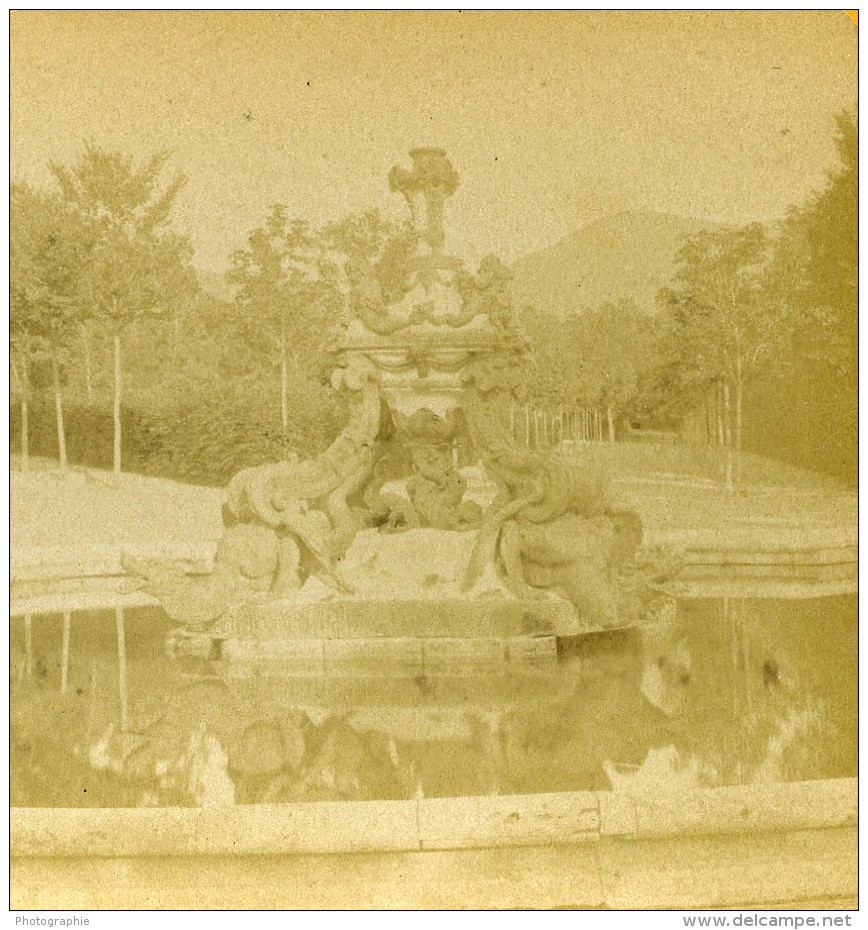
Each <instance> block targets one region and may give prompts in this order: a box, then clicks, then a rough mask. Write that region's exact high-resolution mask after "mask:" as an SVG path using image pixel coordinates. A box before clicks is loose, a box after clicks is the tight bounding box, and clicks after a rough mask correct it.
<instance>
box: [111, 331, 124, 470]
mask: <svg viewBox="0 0 868 930" xmlns="http://www.w3.org/2000/svg"><path fill="white" fill-rule="evenodd" d="M114 343H115V397H114V408H113V415H114V427H115V433H114V436H115V442H114V472H115V474H116V475H119V474H120V473H121V392H122V389H123V385H122V382H121V337H120V336H119V335H117V334H115V339H114Z"/></svg>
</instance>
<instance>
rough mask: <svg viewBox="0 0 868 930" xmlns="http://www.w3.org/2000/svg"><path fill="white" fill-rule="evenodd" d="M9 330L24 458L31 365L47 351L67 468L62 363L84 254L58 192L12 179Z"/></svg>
mask: <svg viewBox="0 0 868 930" xmlns="http://www.w3.org/2000/svg"><path fill="white" fill-rule="evenodd" d="M9 218H10V224H9V234H10V254H9V258H10V269H9V271H10V275H9V277H10V289H9V297H10V304H9V309H10V314H9V316H10V334H11V349H12V360H13V376H14V381H15V382H16V383H17V386H18V390H19V396H20V401H21V430H22V435H21V444H22V459H23V460H24V461H25V462H26V459H27V455H28V440H27V428H28V423H27V398H28V394H29V385H30V366H31V363H32V362H33V361H35V360H38V359H39V358H41V357H47V359H48V361H49V363H50V366H51V378H52V387H53V392H54V406H55V415H56V419H57V446H58V459H59V462H60V467H61V468H66V465H67V458H66V431H65V429H64V422H63V396H62V390H61V365H62V362H63V356H64V354H65V352H66V348H67V345H68V341H69V339H70V336H71V334H72V333H73V332H74V331H75V329H76V327H77V325H78V322H79V319H80V303H79V301H78V295H79V292H80V288H81V269H82V266H83V263H84V259H85V256H86V249H85V244H84V237H83V235H82V228H81V224H80V223H79V222H78V217H77V216H76V215H75V214H74V212H73V211H71V210H70V209H69V207H68V205H67V204H65V203H64V202H63V201H62V200H61V199H60V198H59V197H58V196H57V195H55V194H51V193H44V192H41V191H35V190H33V189H32V188H30V187H29V186H27V185H26V184H13V185H12V188H11V191H10V217H9Z"/></svg>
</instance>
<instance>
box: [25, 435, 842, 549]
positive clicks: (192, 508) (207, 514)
mask: <svg viewBox="0 0 868 930" xmlns="http://www.w3.org/2000/svg"><path fill="white" fill-rule="evenodd" d="M578 454H582V455H587V456H588V457H590V458H591V459H596V460H600V459H602V460H603V461H604V462H605V463H606V464H608V465H609V466H610V467H611V469H612V471H613V473H614V475H615V488H616V493H617V497H618V499H619V501H620V502H621V503H623V504H625V505H629V506H631V507H635V508H636V509H638V510H639V511H640V512H641V513H642V514H643V517H644V518H645V519H646V524H647V525H649V526H652V525H653V526H655V527H659V528H684V529H701V528H706V529H711V528H712V526H717V527H719V528H721V529H725V528H727V527H731V528H739V529H740V530H743V529H746V528H748V527H754V528H755V529H756V530H757V531H765V530H773V529H775V528H777V529H778V530H781V529H784V528H793V529H813V528H816V529H821V528H823V527H850V526H853V527H855V525H856V504H857V499H856V495H855V494H853V493H849V492H847V491H846V490H842V489H841V488H839V487H838V486H836V485H835V483H834V482H832V481H831V480H830V479H827V478H824V477H823V476H819V475H813V474H812V473H810V472H806V471H801V470H799V469H795V468H792V467H790V466H786V465H781V464H779V463H777V462H773V461H771V460H769V459H761V458H759V457H757V456H746V457H745V462H744V469H743V470H744V479H745V483H744V484H743V485H742V486H741V487H740V488H739V489H737V490H736V492H735V493H734V494H727V493H726V491H725V489H724V488H723V487H722V485H721V484H720V483H719V482H715V481H714V480H712V479H710V478H709V477H708V475H709V473H710V471H711V470H710V469H709V467H708V465H709V463H708V462H706V461H703V460H701V459H699V458H697V456H696V454H695V453H694V452H693V451H692V450H691V449H690V447H687V446H683V445H674V444H673V445H651V444H640V443H620V444H616V445H613V446H609V445H608V444H606V443H599V444H586V445H584V446H583V447H581V449H580V450H579V452H578ZM33 464H34V465H35V466H36V468H35V469H34V470H33V471H31V472H28V473H22V472H21V471H17V470H14V469H13V471H12V474H11V502H10V529H11V548H12V556H13V559H14V558H15V556H16V554H17V553H20V552H22V551H24V550H32V549H35V548H40V549H41V548H51V549H73V550H80V549H82V548H83V549H88V548H94V547H100V548H103V547H115V546H118V547H120V546H123V545H124V544H130V543H154V544H157V543H164V544H187V543H192V544H195V543H200V542H208V541H211V540H216V539H218V538H219V536H220V534H221V532H222V523H221V518H220V505H221V500H222V493H221V491H220V490H219V489H216V488H201V487H195V486H192V485H183V484H178V483H176V482H173V481H167V480H164V479H159V478H147V477H144V476H141V475H131V474H124V475H122V476H121V477H120V478H119V479H118V478H115V477H114V476H113V475H112V474H111V473H109V472H102V471H97V470H94V469H70V471H69V472H67V473H66V474H61V473H60V472H59V471H57V469H56V468H50V467H47V465H48V464H50V463H45V462H42V463H40V462H36V463H33Z"/></svg>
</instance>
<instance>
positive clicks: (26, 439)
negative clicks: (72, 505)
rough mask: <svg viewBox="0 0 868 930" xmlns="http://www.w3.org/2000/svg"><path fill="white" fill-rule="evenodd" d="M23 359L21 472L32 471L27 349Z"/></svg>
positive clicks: (21, 381)
mask: <svg viewBox="0 0 868 930" xmlns="http://www.w3.org/2000/svg"><path fill="white" fill-rule="evenodd" d="M22 354H23V357H22V359H21V370H20V377H19V379H18V380H19V382H20V383H19V390H20V391H21V471H29V469H30V424H29V423H28V419H27V414H28V409H27V400H28V397H27V395H28V392H29V390H30V381H29V378H28V372H27V353H26V348H25V351H24V353H22Z"/></svg>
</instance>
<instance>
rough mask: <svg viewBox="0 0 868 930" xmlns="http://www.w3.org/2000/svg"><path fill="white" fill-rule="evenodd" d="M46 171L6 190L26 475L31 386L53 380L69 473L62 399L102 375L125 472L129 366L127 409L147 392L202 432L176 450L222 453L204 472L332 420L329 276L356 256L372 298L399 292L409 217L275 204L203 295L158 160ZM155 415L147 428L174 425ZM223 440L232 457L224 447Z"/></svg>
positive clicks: (110, 157)
mask: <svg viewBox="0 0 868 930" xmlns="http://www.w3.org/2000/svg"><path fill="white" fill-rule="evenodd" d="M50 168H51V172H52V175H53V178H54V180H55V182H56V186H55V189H54V190H51V191H42V190H35V189H33V188H32V187H30V186H28V185H26V184H22V183H16V184H13V185H12V190H11V249H10V251H11V263H12V264H11V285H12V286H11V295H10V297H11V303H10V323H11V349H12V352H11V377H12V384H13V389H14V391H15V392H16V394H17V396H18V398H19V402H20V408H19V409H20V430H21V439H20V443H21V452H22V459H23V461H24V467H26V462H27V458H28V450H29V416H28V409H29V402H30V399H31V397H32V394H33V391H34V386H38V385H39V384H41V383H45V382H46V380H47V381H48V383H49V384H50V390H51V393H52V395H53V399H54V410H55V421H56V435H57V441H56V448H57V450H58V457H59V460H60V465H61V467H66V465H67V437H66V432H67V431H66V426H65V420H64V395H65V393H68V391H69V387H70V385H71V384H73V383H76V384H78V385H81V384H83V385H84V393H85V400H86V403H88V404H96V405H99V404H100V403H101V397H98V396H95V395H96V386H98V385H99V384H100V383H101V382H102V381H103V380H104V379H103V377H102V376H103V375H105V369H106V367H108V368H109V369H110V375H109V380H110V381H111V384H112V396H113V397H112V420H113V429H112V432H113V437H114V439H113V466H114V470H115V472H120V470H121V466H122V448H123V437H122V415H121V414H122V408H124V409H126V408H125V407H124V400H125V397H126V395H125V394H124V392H123V384H124V381H125V378H124V374H125V373H127V374H128V373H131V374H132V378H131V379H129V378H128V379H126V380H132V385H131V386H132V388H133V392H134V395H135V397H136V400H135V401H134V403H138V404H139V405H143V406H149V405H152V404H153V401H154V398H157V399H158V400H159V402H161V403H162V404H163V406H164V407H165V408H166V409H168V410H172V409H174V410H175V411H176V412H177V413H178V416H183V417H185V418H186V419H187V421H188V422H187V424H186V426H187V429H188V430H189V431H192V432H196V431H198V432H199V433H200V435H199V436H198V438H197V437H195V436H194V437H191V438H190V439H191V441H190V442H189V443H187V444H186V445H184V452H182V455H183V454H185V453H186V454H188V455H191V456H193V457H196V456H198V457H200V458H206V457H217V458H220V460H221V462H222V463H223V464H222V466H221V467H219V468H217V469H216V471H215V470H213V469H212V470H211V471H210V472H209V471H208V470H207V468H206V470H205V473H206V475H211V476H214V475H215V474H217V475H222V474H224V473H225V472H226V471H227V470H228V471H231V470H232V468H234V467H235V462H234V460H235V459H241V458H243V456H244V454H245V453H250V452H251V451H253V454H254V455H256V454H257V453H256V451H255V450H251V448H250V447H251V445H252V446H256V444H257V441H258V445H259V449H260V453H259V454H261V455H268V454H275V450H278V451H279V450H280V449H282V447H283V446H286V445H293V444H294V443H293V442H292V440H293V439H296V440H297V439H298V438H299V437H298V432H297V431H296V434H295V435H294V436H293V437H290V433H291V432H292V428H293V427H296V426H298V425H299V421H302V420H305V421H307V422H306V423H304V424H301V425H302V427H303V428H302V430H301V432H302V434H304V436H305V438H306V439H310V438H311V437H312V436H313V435H314V434H317V433H319V432H321V431H322V427H326V426H329V425H330V421H331V420H332V419H334V418H335V417H339V416H340V401H339V400H338V399H336V398H331V397H329V399H328V400H326V399H325V395H326V394H327V393H328V392H327V391H326V390H325V389H324V386H325V384H327V382H328V377H329V374H330V369H331V357H330V345H331V344H332V340H331V338H330V337H331V336H332V335H334V334H335V332H336V330H337V328H338V327H339V325H340V323H341V322H342V321H344V320H345V319H346V304H347V300H346V294H345V287H344V286H343V284H342V283H341V274H340V268H341V266H342V265H343V263H344V262H345V260H346V259H347V258H348V257H358V258H364V259H365V260H366V261H367V262H369V263H370V265H371V266H372V268H373V270H374V273H375V275H376V277H377V279H378V284H379V286H380V288H381V291H382V294H383V296H384V297H385V298H386V299H389V300H391V299H396V298H397V297H399V296H400V292H401V289H402V288H403V287H404V286H405V275H404V264H405V260H406V258H407V256H408V254H409V252H410V251H411V250H412V248H413V247H414V238H413V235H412V230H411V229H410V227H409V225H408V224H407V225H404V224H394V223H390V222H387V221H386V220H384V219H383V218H382V216H381V215H380V214H379V213H378V211H376V210H370V211H367V212H365V213H363V214H360V215H352V216H348V217H346V218H344V219H342V220H341V221H339V222H334V223H330V224H328V225H327V226H326V227H324V228H323V229H314V228H312V227H311V226H310V224H308V223H307V222H305V221H303V220H299V219H296V218H292V217H291V216H290V214H289V211H288V210H287V208H286V207H285V206H283V205H279V204H278V205H275V206H273V207H272V208H271V209H270V211H269V213H268V215H267V216H266V218H265V221H264V222H263V224H262V225H261V226H259V227H257V228H256V229H254V230H252V231H251V233H250V234H249V236H248V241H247V244H246V246H245V247H244V248H242V249H238V250H236V251H235V252H233V253H232V254H231V255H230V257H229V262H230V268H229V271H228V272H227V273H226V275H225V280H224V282H223V284H222V285H221V287H222V289H223V291H224V293H225V296H224V297H222V298H221V297H215V296H214V295H213V294H209V293H207V292H206V291H205V290H203V288H202V284H201V280H200V277H199V275H197V273H196V272H195V270H194V268H193V266H192V264H191V254H192V250H191V247H190V243H189V241H188V240H187V238H186V237H184V236H181V235H179V234H178V233H177V232H176V231H174V230H173V228H172V225H171V218H172V217H171V214H172V209H173V207H174V206H175V205H176V202H177V197H178V194H179V193H180V191H181V189H182V187H183V184H184V179H183V177H181V176H180V175H171V176H167V171H166V155H165V154H159V155H155V156H154V157H152V158H151V159H149V160H148V161H147V162H146V163H144V164H135V163H134V162H133V161H132V160H131V159H129V158H126V157H124V156H122V155H120V154H117V153H112V152H106V151H104V150H103V149H101V148H100V147H99V146H97V145H95V144H93V143H87V144H86V145H85V147H84V150H83V153H82V155H81V157H80V158H79V159H78V160H77V161H76V163H75V164H73V165H72V166H69V167H67V166H62V165H56V164H52V165H51V166H50ZM218 289H219V288H218ZM106 343H108V345H109V349H110V356H111V361H110V364H109V365H108V366H106V364H105V361H106V360H105V352H104V350H105V348H106ZM124 347H126V348H124ZM275 371H277V372H278V373H279V387H277V388H276V390H275V391H274V392H273V394H272V392H271V387H272V382H273V380H274V373H275ZM46 373H48V377H47V378H46ZM79 375H80V377H79ZM270 396H273V397H274V401H275V406H278V405H279V411H280V432H281V434H282V435H281V436H279V437H275V436H273V435H271V433H272V431H271V429H270V427H269V426H268V423H269V422H270V416H269V415H268V414H266V413H264V411H263V409H262V408H264V407H266V406H268V407H270V404H271V401H270V400H269V397H270ZM293 399H294V400H295V401H296V402H295V403H292V402H291V401H292V400H293ZM233 402H235V403H233ZM230 408H231V409H230ZM269 413H270V411H269ZM247 414H249V416H248V415H247ZM166 419H167V418H166V417H163V421H164V422H163V423H162V424H158V425H157V426H156V427H155V432H157V433H165V432H166V431H167V430H169V429H171V427H170V426H166V425H165V420H166ZM245 420H250V422H251V429H253V430H258V431H259V432H260V433H261V434H262V435H261V437H260V438H259V439H258V440H257V438H256V437H251V436H250V435H249V433H250V430H248V431H247V432H248V436H247V438H246V439H243V438H239V436H240V434H239V429H240V430H241V432H244V430H243V426H244V423H243V422H239V421H245ZM263 424H264V425H263ZM221 434H222V435H224V436H225V439H221ZM248 440H250V441H249V442H248ZM312 441H313V442H314V443H315V442H316V438H314V439H313V440H312ZM233 442H234V443H235V444H236V445H238V446H239V448H238V451H237V454H235V455H233V453H232V451H231V450H227V446H230V445H231V444H232V443H233ZM302 444H304V443H302ZM175 464H176V465H177V464H178V463H175ZM245 464H246V463H245ZM182 471H184V469H183V468H182ZM199 473H200V474H201V470H200V472H199ZM193 474H196V472H195V470H194V471H193Z"/></svg>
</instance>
